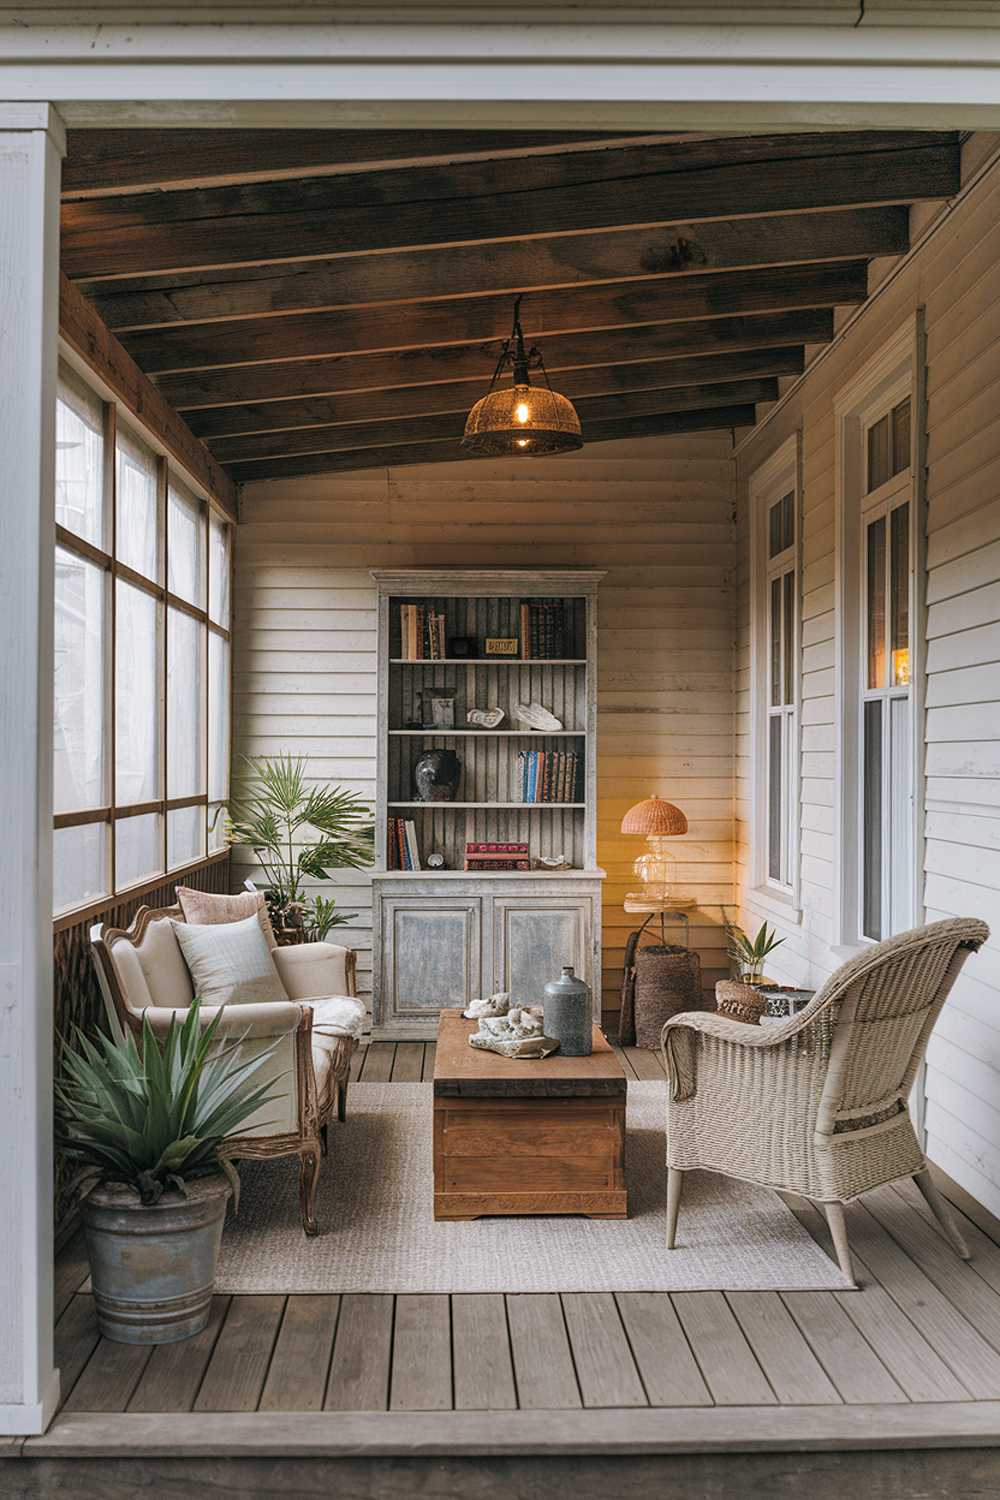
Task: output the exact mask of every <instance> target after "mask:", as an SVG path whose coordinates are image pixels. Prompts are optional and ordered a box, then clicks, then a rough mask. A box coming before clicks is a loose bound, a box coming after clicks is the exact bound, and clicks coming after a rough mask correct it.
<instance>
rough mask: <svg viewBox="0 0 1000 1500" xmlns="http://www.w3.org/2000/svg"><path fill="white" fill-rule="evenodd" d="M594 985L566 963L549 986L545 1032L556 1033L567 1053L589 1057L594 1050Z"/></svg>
mask: <svg viewBox="0 0 1000 1500" xmlns="http://www.w3.org/2000/svg"><path fill="white" fill-rule="evenodd" d="M592 1022H593V1007H592V1004H591V997H590V985H589V984H584V982H583V980H582V979H577V977H576V975H575V974H574V973H573V966H572V964H564V965H563V971H562V974H561V976H560V977H559V978H558V979H550V980H549V982H548V984H547V985H546V986H545V1023H544V1024H545V1035H546V1036H552V1037H555V1038H556V1040H557V1041H558V1043H559V1051H560V1052H561V1053H563V1055H564V1056H565V1057H588V1056H589V1055H590V1053H591V1052H592V1051H593V1050H594V1047H593V1031H592V1029H591V1027H592Z"/></svg>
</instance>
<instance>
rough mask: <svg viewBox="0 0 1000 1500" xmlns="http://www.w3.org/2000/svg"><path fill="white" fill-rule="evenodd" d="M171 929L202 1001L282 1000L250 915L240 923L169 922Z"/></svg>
mask: <svg viewBox="0 0 1000 1500" xmlns="http://www.w3.org/2000/svg"><path fill="white" fill-rule="evenodd" d="M174 932H175V933H176V936H177V941H178V943H179V944H180V950H181V953H182V954H183V955H184V962H185V963H186V964H187V966H188V970H189V972H190V974H191V984H192V987H193V989H194V992H195V994H196V995H200V996H201V999H202V1003H203V1004H205V1005H248V1004H251V1003H253V1002H258V1003H259V1002H261V1001H267V1000H286V999H287V998H288V997H287V995H286V994H285V987H284V985H283V984H282V983H281V980H280V978H279V977H278V971H277V969H276V968H275V967H274V959H273V958H272V957H271V950H270V948H269V947H268V946H267V941H266V939H265V937H264V934H263V933H262V932H261V930H260V923H259V922H258V920H257V917H256V914H254V915H253V916H252V917H245V918H244V919H243V921H242V922H215V923H212V924H211V925H209V926H196V925H193V924H191V923H188V922H175V923H174Z"/></svg>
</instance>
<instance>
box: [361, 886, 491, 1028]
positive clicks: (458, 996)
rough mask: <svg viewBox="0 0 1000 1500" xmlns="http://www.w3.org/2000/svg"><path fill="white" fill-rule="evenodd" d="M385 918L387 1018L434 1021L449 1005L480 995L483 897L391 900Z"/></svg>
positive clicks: (466, 1002) (385, 996) (385, 908)
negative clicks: (480, 898)
mask: <svg viewBox="0 0 1000 1500" xmlns="http://www.w3.org/2000/svg"><path fill="white" fill-rule="evenodd" d="M382 920H383V931H384V942H385V993H384V995H383V1014H384V1018H385V1021H386V1022H389V1023H391V1022H392V1021H393V1020H396V1019H398V1020H409V1021H414V1020H428V1021H433V1020H434V1019H435V1018H436V1015H437V1012H438V1011H439V1010H440V1009H442V1008H443V1007H453V1006H461V1007H462V1008H463V1009H464V1007H465V1006H466V1005H468V1003H469V1001H470V1000H473V999H475V998H476V997H477V996H478V994H479V989H480V927H481V902H480V900H479V898H478V897H474V896H470V897H453V898H449V897H447V896H441V897H440V898H438V897H410V898H409V899H405V898H398V899H388V900H386V901H385V902H384V903H383V907H382Z"/></svg>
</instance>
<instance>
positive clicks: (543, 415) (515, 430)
mask: <svg viewBox="0 0 1000 1500" xmlns="http://www.w3.org/2000/svg"><path fill="white" fill-rule="evenodd" d="M462 447H463V448H469V449H471V451H472V452H474V453H480V454H483V455H484V456H489V457H493V458H518V457H524V458H541V457H544V456H545V455H546V454H549V453H568V452H570V451H572V450H573V449H574V448H582V447H583V434H582V432H581V431H580V418H579V417H578V416H577V414H576V411H575V409H574V407H573V403H572V402H571V401H569V400H567V398H566V397H565V396H560V395H559V393H558V391H553V390H550V389H549V387H548V386H544V385H514V386H507V387H505V388H503V389H499V390H492V391H490V392H489V393H488V394H487V395H485V396H483V397H482V399H481V400H479V401H477V402H476V404H475V406H474V407H473V408H472V410H471V411H470V412H469V416H468V419H467V421H466V424H465V437H464V438H463V439H462Z"/></svg>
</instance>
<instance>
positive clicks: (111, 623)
mask: <svg viewBox="0 0 1000 1500" xmlns="http://www.w3.org/2000/svg"><path fill="white" fill-rule="evenodd" d="M117 442H118V408H117V407H116V406H115V404H114V402H113V401H109V402H107V403H106V404H105V407H104V494H105V505H106V507H107V510H106V512H105V514H106V516H107V517H108V528H109V535H110V550H111V568H110V587H111V599H110V603H109V606H108V615H109V619H108V638H107V640H106V642H105V646H104V650H105V656H104V664H105V675H106V679H107V683H108V690H107V700H106V714H107V720H106V722H107V723H108V725H109V726H110V733H109V735H108V739H109V745H108V766H107V776H108V780H109V782H110V786H109V788H108V792H109V796H108V805H109V807H110V809H111V817H110V819H109V821H108V832H107V837H108V838H109V839H110V841H111V844H110V848H109V850H108V874H109V885H110V894H111V895H114V893H115V892H116V891H117V889H118V877H117V869H116V866H117V854H116V848H115V845H116V842H117V841H116V839H115V806H116V803H117V800H118V650H117V630H118V464H117V461H116V450H117Z"/></svg>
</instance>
